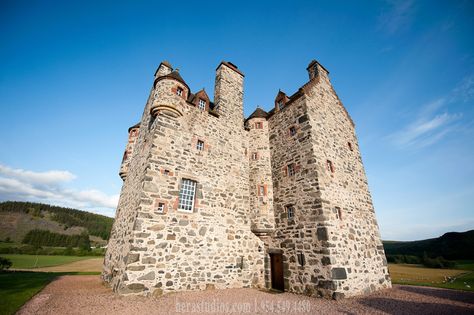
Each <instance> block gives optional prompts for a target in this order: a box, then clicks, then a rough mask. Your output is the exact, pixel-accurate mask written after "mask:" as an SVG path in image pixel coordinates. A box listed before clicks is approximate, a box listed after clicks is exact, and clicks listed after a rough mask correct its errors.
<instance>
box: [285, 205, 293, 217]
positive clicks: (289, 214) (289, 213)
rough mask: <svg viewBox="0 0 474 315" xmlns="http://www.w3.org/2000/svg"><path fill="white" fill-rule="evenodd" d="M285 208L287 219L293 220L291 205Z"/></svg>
mask: <svg viewBox="0 0 474 315" xmlns="http://www.w3.org/2000/svg"><path fill="white" fill-rule="evenodd" d="M285 208H286V209H285V210H286V214H287V216H288V219H289V220H293V218H294V217H295V208H294V207H293V206H292V205H288V206H286V207H285Z"/></svg>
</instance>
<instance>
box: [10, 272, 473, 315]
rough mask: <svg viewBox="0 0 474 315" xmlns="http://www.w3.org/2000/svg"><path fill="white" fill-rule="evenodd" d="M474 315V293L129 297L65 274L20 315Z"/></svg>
mask: <svg viewBox="0 0 474 315" xmlns="http://www.w3.org/2000/svg"><path fill="white" fill-rule="evenodd" d="M242 313H244V314H271V313H280V314H416V315H421V314H474V293H471V292H461V291H453V290H445V289H436V288H426V287H414V286H394V288H393V289H390V290H384V291H379V292H377V293H374V294H371V295H368V296H364V297H358V298H351V299H345V300H342V301H330V300H325V299H317V298H309V297H305V296H301V295H295V294H290V293H268V292H263V291H259V290H254V289H228V290H208V291H199V292H180V293H174V294H168V295H165V296H162V297H160V298H145V297H123V296H118V295H115V294H113V293H112V291H111V290H110V289H108V288H106V287H105V286H103V285H102V283H101V280H100V278H99V277H98V276H62V277H60V278H58V279H57V280H55V281H53V282H52V283H50V284H49V285H48V286H46V288H44V289H43V291H41V292H40V293H39V294H37V295H36V296H35V297H34V298H33V299H32V300H30V301H29V302H28V303H27V304H25V305H24V306H23V308H22V309H21V310H20V311H19V313H18V314H127V315H129V314H242Z"/></svg>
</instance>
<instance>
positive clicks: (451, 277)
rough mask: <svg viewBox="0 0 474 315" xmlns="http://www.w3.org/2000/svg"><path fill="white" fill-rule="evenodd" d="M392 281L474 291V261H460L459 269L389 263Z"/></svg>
mask: <svg viewBox="0 0 474 315" xmlns="http://www.w3.org/2000/svg"><path fill="white" fill-rule="evenodd" d="M388 268H389V270H390V275H391V277H392V282H393V283H396V284H410V285H421V286H430V287H439V288H447V289H457V290H466V291H474V263H473V262H472V261H464V262H458V264H457V269H433V268H424V267H421V266H418V265H403V264H389V266H388Z"/></svg>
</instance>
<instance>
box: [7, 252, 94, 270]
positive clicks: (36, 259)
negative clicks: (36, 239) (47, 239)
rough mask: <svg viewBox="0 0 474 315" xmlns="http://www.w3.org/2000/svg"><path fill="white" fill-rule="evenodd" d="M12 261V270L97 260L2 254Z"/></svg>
mask: <svg viewBox="0 0 474 315" xmlns="http://www.w3.org/2000/svg"><path fill="white" fill-rule="evenodd" d="M0 256H1V257H5V258H8V259H10V260H11V262H12V263H13V265H12V266H11V268H12V269H32V268H41V267H50V266H58V265H63V264H67V263H71V262H74V261H78V260H84V259H90V258H97V257H91V256H48V255H18V254H0Z"/></svg>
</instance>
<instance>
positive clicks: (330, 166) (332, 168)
mask: <svg viewBox="0 0 474 315" xmlns="http://www.w3.org/2000/svg"><path fill="white" fill-rule="evenodd" d="M326 168H327V170H328V171H330V172H331V173H334V166H333V165H332V162H331V161H329V160H327V161H326Z"/></svg>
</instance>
